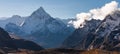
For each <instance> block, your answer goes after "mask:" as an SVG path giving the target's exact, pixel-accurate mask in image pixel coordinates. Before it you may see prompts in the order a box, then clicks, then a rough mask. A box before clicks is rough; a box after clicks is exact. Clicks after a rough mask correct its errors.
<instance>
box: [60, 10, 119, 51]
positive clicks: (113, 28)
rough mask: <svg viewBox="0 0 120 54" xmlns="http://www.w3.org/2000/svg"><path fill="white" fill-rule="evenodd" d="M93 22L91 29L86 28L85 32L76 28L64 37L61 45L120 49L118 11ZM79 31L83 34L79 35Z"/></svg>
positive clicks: (78, 47) (79, 47)
mask: <svg viewBox="0 0 120 54" xmlns="http://www.w3.org/2000/svg"><path fill="white" fill-rule="evenodd" d="M97 23H98V24H97ZM90 24H91V23H90ZM90 24H89V25H90ZM93 24H95V25H96V26H94V25H93ZM93 24H92V26H91V27H93V29H91V30H87V32H85V31H84V30H81V29H77V30H76V31H77V32H76V31H75V32H74V33H73V34H72V35H71V36H70V37H69V38H68V39H66V40H65V42H64V43H63V45H62V46H63V47H65V48H75V49H94V48H98V49H105V50H112V49H116V48H117V50H120V45H119V44H120V39H119V38H120V34H119V33H120V11H116V12H114V13H113V14H110V15H108V16H106V18H105V19H104V20H103V21H101V22H100V23H99V22H96V23H93ZM91 27H89V28H91ZM82 29H83V28H82ZM81 33H82V34H84V35H83V36H81V35H82V34H81Z"/></svg>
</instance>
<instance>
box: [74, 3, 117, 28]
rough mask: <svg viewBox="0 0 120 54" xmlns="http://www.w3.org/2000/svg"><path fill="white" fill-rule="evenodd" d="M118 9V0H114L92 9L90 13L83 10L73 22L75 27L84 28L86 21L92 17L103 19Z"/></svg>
mask: <svg viewBox="0 0 120 54" xmlns="http://www.w3.org/2000/svg"><path fill="white" fill-rule="evenodd" d="M118 9H119V8H118V2H116V1H112V2H110V3H107V4H105V5H104V6H103V7H101V8H96V9H91V10H89V12H88V13H84V12H83V13H79V14H77V15H76V20H75V21H72V24H73V25H74V27H75V28H82V27H84V25H85V21H89V20H91V19H96V20H103V19H104V18H105V17H106V16H107V15H108V14H111V13H113V12H114V11H116V10H118Z"/></svg>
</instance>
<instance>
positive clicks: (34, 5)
mask: <svg viewBox="0 0 120 54" xmlns="http://www.w3.org/2000/svg"><path fill="white" fill-rule="evenodd" d="M111 1H113V0H104V1H101V0H90V1H89V0H88V1H86V0H79V1H78V0H71V1H70V0H0V7H1V8H0V17H11V16H12V15H20V16H29V15H30V14H31V13H32V12H33V11H35V10H36V9H38V8H39V7H41V6H42V7H43V8H44V9H45V11H46V12H48V13H49V14H50V15H51V16H52V17H54V18H55V17H58V18H62V19H66V18H73V17H75V16H76V14H78V13H80V12H88V11H89V10H90V9H93V8H100V7H101V6H103V5H104V4H106V3H109V2H111ZM115 1H117V2H118V3H119V2H120V1H119V0H115Z"/></svg>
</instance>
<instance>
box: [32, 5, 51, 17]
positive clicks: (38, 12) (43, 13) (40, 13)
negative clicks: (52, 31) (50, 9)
mask: <svg viewBox="0 0 120 54" xmlns="http://www.w3.org/2000/svg"><path fill="white" fill-rule="evenodd" d="M30 17H33V18H35V17H36V18H51V16H50V15H49V14H48V13H47V12H46V11H45V10H44V9H43V8H42V7H40V8H39V9H37V10H36V11H34V12H33V13H32V14H31V16H30Z"/></svg>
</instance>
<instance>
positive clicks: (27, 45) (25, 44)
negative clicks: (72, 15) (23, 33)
mask: <svg viewBox="0 0 120 54" xmlns="http://www.w3.org/2000/svg"><path fill="white" fill-rule="evenodd" d="M0 48H1V49H4V50H5V51H6V50H8V49H14V50H18V49H26V50H42V49H43V48H42V47H40V46H39V45H37V44H36V43H34V42H32V41H28V40H24V39H14V38H11V37H10V36H9V34H8V33H7V32H6V31H4V30H3V29H2V28H0Z"/></svg>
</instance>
